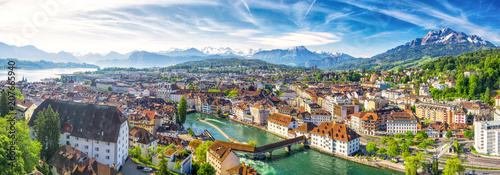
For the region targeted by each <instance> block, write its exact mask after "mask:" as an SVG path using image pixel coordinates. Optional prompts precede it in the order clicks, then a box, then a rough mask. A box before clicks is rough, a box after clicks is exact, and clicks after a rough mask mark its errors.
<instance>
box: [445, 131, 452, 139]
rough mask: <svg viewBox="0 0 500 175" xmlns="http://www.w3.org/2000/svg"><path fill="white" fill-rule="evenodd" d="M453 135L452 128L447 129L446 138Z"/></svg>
mask: <svg viewBox="0 0 500 175" xmlns="http://www.w3.org/2000/svg"><path fill="white" fill-rule="evenodd" d="M451 137H453V133H451V131H450V130H448V131H446V138H451Z"/></svg>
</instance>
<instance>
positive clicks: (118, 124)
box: [28, 99, 129, 169]
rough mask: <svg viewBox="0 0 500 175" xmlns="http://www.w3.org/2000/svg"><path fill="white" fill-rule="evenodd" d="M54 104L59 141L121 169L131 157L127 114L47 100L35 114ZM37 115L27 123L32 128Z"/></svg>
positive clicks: (81, 104)
mask: <svg viewBox="0 0 500 175" xmlns="http://www.w3.org/2000/svg"><path fill="white" fill-rule="evenodd" d="M49 105H50V106H51V107H52V109H53V110H54V112H57V113H59V118H60V132H61V135H60V138H59V144H61V145H71V146H73V147H74V148H76V149H79V150H81V151H82V152H84V153H85V154H87V155H88V156H89V157H90V158H95V159H96V160H97V161H98V162H99V163H102V164H104V165H107V166H110V167H111V166H113V165H116V166H117V168H118V169H119V168H120V167H121V166H122V165H123V164H124V163H125V159H126V158H127V157H128V145H129V139H128V135H129V127H128V122H127V118H126V116H124V115H123V114H122V113H121V112H120V110H118V109H117V108H116V107H114V106H104V105H95V104H85V103H75V102H68V101H59V100H53V99H47V100H45V101H44V102H43V103H42V104H40V106H38V108H37V109H35V111H34V113H35V114H38V112H39V111H42V110H43V109H45V108H47V107H48V106H49ZM36 119H37V115H34V116H32V117H31V120H30V121H29V122H28V125H29V126H30V127H33V125H34V123H35V122H34V121H35V120H36Z"/></svg>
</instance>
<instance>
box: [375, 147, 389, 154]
mask: <svg viewBox="0 0 500 175" xmlns="http://www.w3.org/2000/svg"><path fill="white" fill-rule="evenodd" d="M386 153H387V149H385V148H380V149H378V150H377V154H378V155H384V154H386Z"/></svg>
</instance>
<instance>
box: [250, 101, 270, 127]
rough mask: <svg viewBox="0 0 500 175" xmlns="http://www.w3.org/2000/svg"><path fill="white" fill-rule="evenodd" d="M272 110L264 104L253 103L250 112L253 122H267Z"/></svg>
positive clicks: (259, 123) (260, 123)
mask: <svg viewBox="0 0 500 175" xmlns="http://www.w3.org/2000/svg"><path fill="white" fill-rule="evenodd" d="M270 112H271V111H270V110H269V109H265V108H264V106H262V105H253V106H252V107H250V113H251V114H252V117H253V122H254V123H256V124H258V125H262V124H266V123H267V119H268V118H269V115H270V114H269V113H270Z"/></svg>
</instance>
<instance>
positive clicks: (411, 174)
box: [404, 152, 425, 175]
mask: <svg viewBox="0 0 500 175" xmlns="http://www.w3.org/2000/svg"><path fill="white" fill-rule="evenodd" d="M404 159H405V162H406V163H405V171H406V174H407V175H417V170H418V169H419V168H420V167H422V163H423V162H424V159H425V155H424V154H422V153H421V152H419V153H417V155H415V156H406V157H405V158H404Z"/></svg>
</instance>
